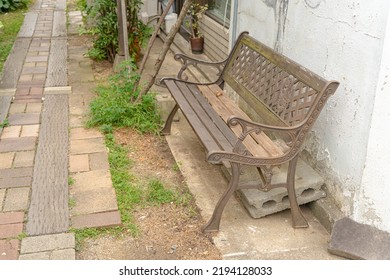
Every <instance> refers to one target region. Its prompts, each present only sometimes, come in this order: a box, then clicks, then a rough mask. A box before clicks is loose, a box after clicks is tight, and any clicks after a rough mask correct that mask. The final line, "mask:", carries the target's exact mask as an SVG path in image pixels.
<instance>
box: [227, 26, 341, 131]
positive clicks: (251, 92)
mask: <svg viewBox="0 0 390 280" xmlns="http://www.w3.org/2000/svg"><path fill="white" fill-rule="evenodd" d="M221 78H222V79H223V80H224V82H225V84H226V83H227V84H228V85H229V86H230V87H232V88H233V90H234V91H235V92H236V93H237V94H239V95H240V96H241V97H242V98H243V99H244V100H245V101H246V103H247V104H250V107H251V108H252V109H253V110H255V111H256V112H257V113H259V112H261V115H260V117H261V118H262V119H263V121H265V122H266V123H268V124H271V125H282V126H295V125H300V124H302V122H306V121H307V120H309V118H310V117H311V118H313V117H314V118H317V116H318V114H319V112H320V111H321V109H322V107H323V105H324V103H325V101H326V99H327V98H328V97H329V96H330V95H331V94H333V93H334V91H335V90H336V89H337V87H338V82H334V81H333V82H328V81H326V80H324V79H323V78H321V77H320V76H318V75H316V74H314V73H313V72H311V71H310V70H308V69H306V68H304V67H303V66H301V65H299V64H298V63H296V62H294V61H292V60H290V59H288V58H287V57H285V56H283V55H281V54H279V53H277V52H275V51H274V50H272V49H271V48H269V47H267V46H265V45H264V44H262V43H260V42H258V41H256V40H255V39H253V38H252V37H250V36H249V35H248V33H246V32H244V33H242V34H241V35H240V37H239V38H238V40H237V42H236V44H235V46H234V48H233V50H232V52H231V54H230V55H229V58H228V60H227V63H226V65H225V68H224V69H223V72H222V75H221ZM264 112H265V113H264ZM313 121H314V120H312V122H313Z"/></svg>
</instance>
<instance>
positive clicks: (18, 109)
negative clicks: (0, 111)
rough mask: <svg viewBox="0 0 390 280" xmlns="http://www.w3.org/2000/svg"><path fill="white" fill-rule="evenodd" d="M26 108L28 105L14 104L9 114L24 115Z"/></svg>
mask: <svg viewBox="0 0 390 280" xmlns="http://www.w3.org/2000/svg"><path fill="white" fill-rule="evenodd" d="M26 106H27V104H23V103H12V104H11V106H10V108H9V113H10V114H17V113H24V112H25V110H26ZM39 112H40V111H39Z"/></svg>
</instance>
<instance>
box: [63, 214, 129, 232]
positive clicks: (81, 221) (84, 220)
mask: <svg viewBox="0 0 390 280" xmlns="http://www.w3.org/2000/svg"><path fill="white" fill-rule="evenodd" d="M71 223H72V227H73V228H77V229H82V228H96V227H112V226H120V225H121V224H122V222H121V216H120V214H119V211H111V212H103V213H94V214H87V215H80V216H73V217H72V218H71Z"/></svg>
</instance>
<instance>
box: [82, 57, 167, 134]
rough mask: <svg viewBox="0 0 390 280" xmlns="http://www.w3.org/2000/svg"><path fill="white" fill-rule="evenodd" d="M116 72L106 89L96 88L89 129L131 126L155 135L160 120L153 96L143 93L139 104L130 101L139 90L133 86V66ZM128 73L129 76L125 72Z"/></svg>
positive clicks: (125, 66) (137, 76)
mask: <svg viewBox="0 0 390 280" xmlns="http://www.w3.org/2000/svg"><path fill="white" fill-rule="evenodd" d="M120 67H121V68H120V71H119V72H118V73H116V74H114V75H113V76H111V77H110V78H109V85H108V86H99V87H98V88H97V94H98V96H97V98H96V99H94V100H93V101H92V102H91V104H90V108H91V118H90V120H89V122H88V125H89V126H102V125H104V126H106V127H107V126H112V127H132V128H135V129H137V130H139V131H140V132H148V131H152V132H156V131H157V130H158V128H159V127H160V125H159V124H160V117H159V115H158V114H157V112H156V101H155V98H154V95H152V94H146V95H144V96H143V97H142V100H141V102H139V103H135V102H134V100H135V99H136V97H137V96H138V94H139V89H138V88H135V86H134V84H135V82H136V81H137V80H138V78H139V75H138V74H137V73H136V72H135V66H134V63H130V64H129V63H127V64H122V65H121V66H120ZM129 72H130V73H129Z"/></svg>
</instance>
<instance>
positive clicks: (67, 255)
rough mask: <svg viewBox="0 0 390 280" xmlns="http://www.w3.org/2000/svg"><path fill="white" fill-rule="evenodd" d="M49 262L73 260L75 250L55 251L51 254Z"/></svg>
mask: <svg viewBox="0 0 390 280" xmlns="http://www.w3.org/2000/svg"><path fill="white" fill-rule="evenodd" d="M50 259H51V260H75V259H76V250H75V249H64V250H55V251H53V252H52V253H51V256H50Z"/></svg>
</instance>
